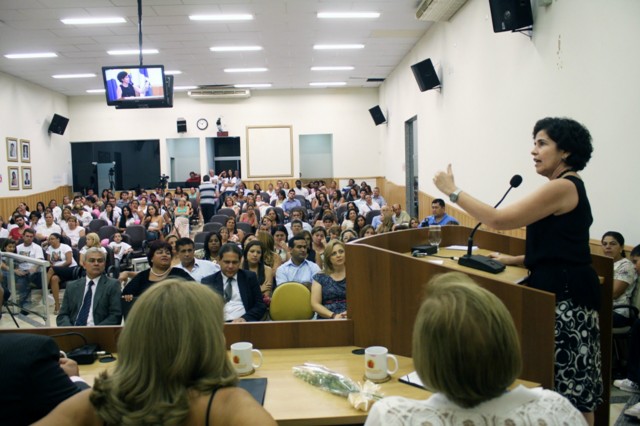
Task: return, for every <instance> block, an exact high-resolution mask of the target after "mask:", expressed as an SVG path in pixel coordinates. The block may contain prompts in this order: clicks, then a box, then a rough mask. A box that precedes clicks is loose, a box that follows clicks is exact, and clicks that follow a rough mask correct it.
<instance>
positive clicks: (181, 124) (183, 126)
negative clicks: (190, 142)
mask: <svg viewBox="0 0 640 426" xmlns="http://www.w3.org/2000/svg"><path fill="white" fill-rule="evenodd" d="M177 125H178V133H186V132H187V120H185V119H184V118H178V122H177Z"/></svg>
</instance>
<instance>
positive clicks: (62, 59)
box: [0, 0, 431, 96]
mask: <svg viewBox="0 0 640 426" xmlns="http://www.w3.org/2000/svg"><path fill="white" fill-rule="evenodd" d="M418 3H419V1H417V0H221V1H213V0H142V6H143V7H142V27H143V48H145V49H147V48H155V49H158V50H159V51H160V53H159V54H157V55H145V57H144V63H145V64H149V65H155V64H162V65H164V66H165V69H166V70H180V71H182V74H180V75H176V76H175V85H176V86H186V85H197V86H200V85H217V84H236V83H272V84H273V87H272V89H289V88H305V89H307V88H309V83H310V82H316V81H325V82H326V81H345V82H347V87H376V86H378V85H379V83H367V82H366V80H367V78H385V77H387V76H388V75H389V73H390V72H391V71H392V70H393V69H394V68H395V67H396V66H397V64H398V63H399V62H400V60H401V59H402V58H403V57H404V56H405V55H406V54H407V53H408V52H409V50H410V49H411V48H412V47H413V46H414V45H415V43H416V42H417V41H418V40H419V39H420V38H421V37H422V35H424V33H425V32H426V31H427V29H428V28H429V26H430V25H431V23H430V22H422V21H418V20H417V19H416V18H415V10H416V8H417V5H418ZM326 11H376V12H380V13H381V16H380V18H378V19H373V20H372V19H367V20H358V21H355V20H344V19H342V20H328V19H323V20H320V19H318V18H317V17H316V13H317V12H326ZM214 13H250V14H253V15H254V19H253V20H252V21H246V22H232V23H229V22H227V23H216V22H197V21H190V20H189V18H188V16H189V15H191V14H214ZM137 15H138V8H137V0H0V20H1V22H0V55H1V56H0V71H3V72H6V73H8V74H11V75H14V76H17V77H19V78H22V79H24V80H28V81H31V82H33V83H36V84H38V85H40V86H44V87H46V88H49V89H51V90H54V91H56V92H59V93H62V94H65V95H69V96H76V95H86V92H85V91H86V90H87V89H100V88H102V87H103V85H102V78H101V75H100V74H101V73H100V68H101V67H102V66H104V65H134V64H137V63H138V56H137V55H136V56H117V57H114V56H109V55H107V53H106V52H107V50H114V49H137V48H138V25H137V22H138V17H137ZM104 16H122V17H124V18H125V19H126V20H127V22H126V23H123V24H111V25H97V26H86V25H85V26H70V25H64V24H63V23H62V22H60V19H62V18H80V17H104ZM331 43H361V44H364V45H365V48H364V49H360V50H358V51H317V50H313V45H314V44H331ZM215 45H260V46H262V47H263V50H262V51H259V52H245V53H213V52H210V51H209V47H211V46H215ZM44 51H53V52H56V53H57V54H58V57H57V58H51V59H21V60H17V59H7V58H5V57H4V55H5V54H9V53H32V52H44ZM332 65H351V66H354V67H355V69H354V70H352V71H331V72H320V71H311V70H310V68H311V67H312V66H332ZM238 67H266V68H268V71H267V72H263V73H254V74H229V73H225V72H223V69H224V68H238ZM76 73H95V74H96V75H97V76H96V77H94V78H88V79H85V78H82V79H71V80H60V79H54V78H52V77H51V76H52V75H54V74H76ZM254 90H255V89H254Z"/></svg>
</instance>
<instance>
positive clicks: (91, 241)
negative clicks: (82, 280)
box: [79, 232, 107, 269]
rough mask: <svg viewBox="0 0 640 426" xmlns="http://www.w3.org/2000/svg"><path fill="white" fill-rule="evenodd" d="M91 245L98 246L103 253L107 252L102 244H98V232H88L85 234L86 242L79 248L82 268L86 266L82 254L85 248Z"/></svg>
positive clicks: (83, 254)
mask: <svg viewBox="0 0 640 426" xmlns="http://www.w3.org/2000/svg"><path fill="white" fill-rule="evenodd" d="M91 247H96V248H98V249H99V250H100V251H102V252H104V253H105V254H106V253H107V250H106V249H105V248H104V247H102V245H101V244H100V237H99V236H98V234H96V233H95V232H90V233H88V234H87V236H86V242H85V245H84V247H82V249H80V262H79V263H80V266H82V267H83V268H85V269H86V268H87V267H86V266H85V264H84V256H85V254H86V253H87V250H89V249H90V248H91Z"/></svg>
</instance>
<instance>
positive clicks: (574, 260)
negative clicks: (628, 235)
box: [433, 118, 602, 424]
mask: <svg viewBox="0 0 640 426" xmlns="http://www.w3.org/2000/svg"><path fill="white" fill-rule="evenodd" d="M592 151H593V147H592V146H591V135H590V133H589V131H588V130H587V129H586V128H585V127H584V126H582V125H581V124H580V123H578V122H576V121H574V120H571V119H568V118H543V119H542V120H539V121H538V122H537V123H536V124H535V126H534V128H533V149H532V150H531V155H532V156H533V161H534V167H535V169H536V172H537V173H538V174H539V175H541V176H543V177H546V178H547V179H548V180H549V182H547V183H546V184H545V185H544V186H542V187H541V188H540V189H538V190H537V191H535V192H533V193H532V194H530V195H529V196H527V197H525V198H524V199H522V200H520V201H518V202H515V203H513V204H512V205H510V206H507V207H503V208H500V209H496V208H493V207H491V206H490V205H488V204H485V203H483V202H481V201H479V200H477V199H475V198H474V197H472V196H471V195H470V194H469V193H467V192H465V191H464V190H462V189H460V188H459V187H458V186H457V185H456V184H455V182H454V177H453V171H452V168H451V165H449V166H448V168H447V171H446V172H443V171H441V172H438V173H436V175H435V177H434V179H433V181H434V184H435V185H436V187H437V188H438V189H439V190H440V191H442V192H443V193H444V194H447V195H449V198H450V199H451V201H452V202H454V203H457V204H458V205H459V206H460V207H461V208H463V209H464V210H465V211H467V212H468V213H469V214H470V215H471V216H473V217H474V218H476V219H477V220H478V221H480V222H482V223H484V224H486V225H487V226H489V227H491V228H494V229H514V228H519V227H522V226H526V227H527V239H526V252H525V254H524V255H522V256H506V255H498V254H495V255H493V256H492V257H494V258H496V259H497V260H499V261H501V262H502V263H505V264H507V265H524V266H526V267H527V268H528V269H529V272H530V274H529V277H528V281H527V285H528V286H530V287H533V288H537V289H540V290H544V291H549V292H552V293H554V294H555V295H556V321H555V336H556V341H555V344H556V347H555V381H554V383H555V390H556V391H557V392H558V393H560V394H561V395H563V396H565V397H566V398H567V399H569V401H571V403H572V404H573V405H574V406H575V407H576V408H578V409H579V410H580V411H581V412H582V413H583V414H584V416H585V418H586V419H587V421H588V423H589V424H593V421H594V418H593V411H594V410H595V409H596V407H597V406H598V405H599V404H600V403H602V398H601V395H602V376H601V374H600V367H601V358H600V356H601V355H600V330H599V326H598V309H599V307H600V289H599V280H598V276H597V274H596V272H595V270H594V269H593V268H592V266H591V254H590V251H589V227H590V226H591V223H592V222H593V218H592V216H591V207H590V205H589V200H588V198H587V194H586V190H585V186H584V182H583V181H582V179H581V178H580V175H578V171H580V170H582V169H584V167H585V166H586V164H587V162H588V161H589V159H590V158H591V153H592Z"/></svg>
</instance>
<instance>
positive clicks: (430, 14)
mask: <svg viewBox="0 0 640 426" xmlns="http://www.w3.org/2000/svg"><path fill="white" fill-rule="evenodd" d="M466 2H467V0H423V1H422V3H420V6H418V10H416V18H418V19H419V20H421V21H434V22H442V21H448V20H449V18H451V17H452V16H453V15H455V13H456V12H457V11H458V9H460V8H461V7H462V6H463V5H464V4H465V3H466Z"/></svg>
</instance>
